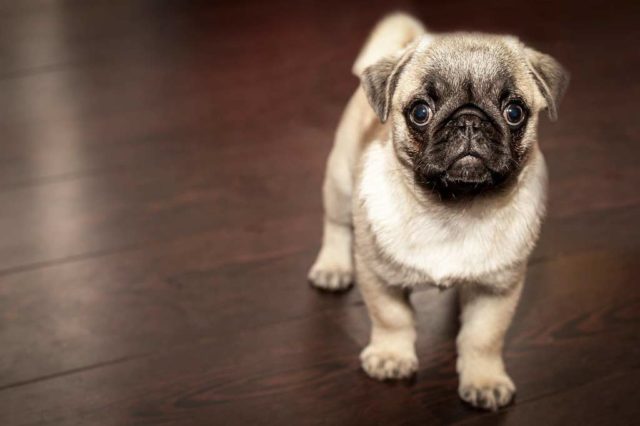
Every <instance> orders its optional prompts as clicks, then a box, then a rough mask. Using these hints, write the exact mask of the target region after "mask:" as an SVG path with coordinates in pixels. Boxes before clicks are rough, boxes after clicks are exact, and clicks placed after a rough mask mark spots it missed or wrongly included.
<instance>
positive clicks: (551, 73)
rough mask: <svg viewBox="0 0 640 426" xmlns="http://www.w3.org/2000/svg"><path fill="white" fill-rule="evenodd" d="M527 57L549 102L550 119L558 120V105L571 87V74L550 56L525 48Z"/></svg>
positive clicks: (543, 94) (535, 77)
mask: <svg viewBox="0 0 640 426" xmlns="http://www.w3.org/2000/svg"><path fill="white" fill-rule="evenodd" d="M525 55H526V57H527V61H528V63H529V67H530V69H531V73H532V74H533V77H534V79H535V80H536V84H537V85H538V88H539V89H540V92H542V96H544V98H545V100H546V101H547V111H548V113H549V118H550V119H551V120H553V121H555V120H557V119H558V105H559V104H560V100H561V99H562V96H563V95H564V92H565V91H566V90H567V86H568V85H569V72H567V70H566V69H564V68H563V66H562V65H560V63H559V62H558V61H556V60H555V59H553V58H552V57H551V56H549V55H545V54H544V53H540V52H538V51H537V50H534V49H530V48H525Z"/></svg>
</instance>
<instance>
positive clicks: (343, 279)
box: [308, 262, 353, 291]
mask: <svg viewBox="0 0 640 426" xmlns="http://www.w3.org/2000/svg"><path fill="white" fill-rule="evenodd" d="M308 278H309V282H310V283H311V284H312V285H313V286H314V287H317V288H319V289H322V290H327V291H342V290H347V289H348V288H349V287H351V285H352V284H353V269H352V268H351V267H349V266H347V265H332V264H326V263H324V262H316V263H315V265H313V267H312V268H311V271H309V276H308Z"/></svg>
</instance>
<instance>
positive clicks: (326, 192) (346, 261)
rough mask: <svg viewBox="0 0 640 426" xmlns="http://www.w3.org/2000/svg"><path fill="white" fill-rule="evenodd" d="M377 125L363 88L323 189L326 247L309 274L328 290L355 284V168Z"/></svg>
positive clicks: (343, 126) (347, 116)
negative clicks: (368, 138)
mask: <svg viewBox="0 0 640 426" xmlns="http://www.w3.org/2000/svg"><path fill="white" fill-rule="evenodd" d="M375 123H376V117H375V115H374V114H373V111H372V110H371V108H370V107H369V106H368V104H367V100H366V98H365V96H364V93H363V91H362V89H358V90H357V91H356V92H355V94H354V95H353V97H352V98H351V100H350V101H349V104H348V105H347V108H346V109H345V111H344V114H343V115H342V119H341V121H340V124H339V125H338V129H337V131H336V136H335V142H334V145H333V149H332V150H331V154H330V155H329V159H328V161H327V168H326V174H325V178H324V185H323V189H322V195H323V202H324V229H323V237H322V247H321V249H320V253H319V254H318V257H317V259H316V261H315V263H314V264H313V266H312V267H311V270H310V271H309V281H311V283H312V284H313V285H314V286H315V287H318V288H321V289H324V290H332V291H338V290H344V289H347V288H349V287H350V286H351V284H352V283H353V277H354V271H353V247H352V246H353V224H352V222H353V220H352V213H351V197H352V192H353V185H354V175H355V168H356V165H357V162H358V157H359V155H360V153H361V151H362V145H363V143H364V140H365V138H366V137H365V135H366V133H367V132H369V131H370V130H371V128H372V126H374V125H375Z"/></svg>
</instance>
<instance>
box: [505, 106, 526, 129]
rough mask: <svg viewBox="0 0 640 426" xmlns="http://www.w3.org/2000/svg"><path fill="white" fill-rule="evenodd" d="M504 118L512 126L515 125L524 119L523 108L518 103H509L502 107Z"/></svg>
mask: <svg viewBox="0 0 640 426" xmlns="http://www.w3.org/2000/svg"><path fill="white" fill-rule="evenodd" d="M503 114H504V119H505V120H507V123H509V124H510V125H512V126H517V125H518V124H520V123H522V122H523V121H524V115H525V114H524V110H523V109H522V107H521V106H520V105H518V104H509V105H507V107H506V108H505V109H504V112H503Z"/></svg>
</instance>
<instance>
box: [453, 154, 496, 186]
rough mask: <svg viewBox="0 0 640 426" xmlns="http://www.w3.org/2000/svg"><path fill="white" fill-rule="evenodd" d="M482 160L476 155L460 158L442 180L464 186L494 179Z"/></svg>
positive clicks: (466, 155) (465, 155) (464, 155)
mask: <svg viewBox="0 0 640 426" xmlns="http://www.w3.org/2000/svg"><path fill="white" fill-rule="evenodd" d="M491 178H492V176H491V171H490V170H489V169H488V168H487V166H486V165H485V163H484V161H483V160H482V158H480V157H478V156H476V155H474V154H463V155H461V156H459V157H458V158H457V159H456V160H455V161H454V162H453V163H451V165H450V166H449V168H448V169H447V170H446V171H445V172H444V174H443V176H442V179H444V180H446V181H449V182H451V183H457V184H462V185H471V186H473V185H478V184H482V183H484V182H487V181H491V180H492V179H491Z"/></svg>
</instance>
